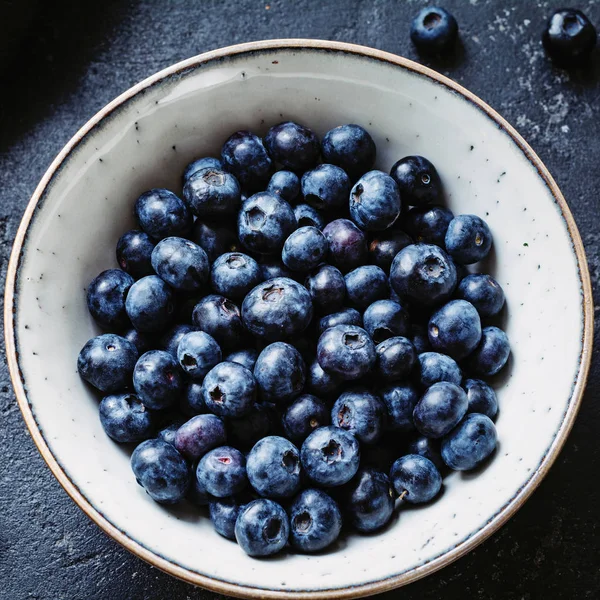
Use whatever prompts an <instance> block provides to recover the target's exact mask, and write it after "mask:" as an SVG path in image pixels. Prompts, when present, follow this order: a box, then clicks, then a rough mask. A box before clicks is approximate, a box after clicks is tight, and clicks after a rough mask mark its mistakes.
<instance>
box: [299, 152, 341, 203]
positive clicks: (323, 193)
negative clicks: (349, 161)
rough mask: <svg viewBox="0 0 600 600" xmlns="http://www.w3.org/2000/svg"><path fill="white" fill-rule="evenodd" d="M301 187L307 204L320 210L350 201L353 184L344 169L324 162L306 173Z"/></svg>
mask: <svg viewBox="0 0 600 600" xmlns="http://www.w3.org/2000/svg"><path fill="white" fill-rule="evenodd" d="M301 187H302V197H303V198H304V202H306V204H308V205H310V206H312V207H313V208H316V209H319V210H325V211H331V210H335V209H339V208H341V207H342V206H344V204H345V203H346V202H348V195H349V194H350V188H351V184H350V178H349V177H348V175H347V174H346V171H344V169H340V167H336V166H335V165H328V164H324V165H319V166H318V167H316V168H314V169H313V170H312V171H307V172H306V173H304V175H303V176H302V180H301Z"/></svg>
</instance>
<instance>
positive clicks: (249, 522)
mask: <svg viewBox="0 0 600 600" xmlns="http://www.w3.org/2000/svg"><path fill="white" fill-rule="evenodd" d="M289 535H290V523H289V520H288V516H287V514H286V512H285V510H283V508H282V507H281V506H280V505H279V504H277V502H273V500H267V499H266V498H260V499H258V500H253V501H252V502H250V503H249V504H247V505H246V506H244V507H243V508H242V509H241V510H240V513H239V515H238V518H237V521H236V522H235V539H236V541H237V543H238V544H239V545H240V547H241V549H242V550H243V551H244V552H245V553H246V554H248V555H250V556H270V555H272V554H276V553H277V552H279V551H280V550H282V549H283V547H284V546H285V545H286V544H287V541H288V537H289Z"/></svg>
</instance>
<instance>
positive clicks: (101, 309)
mask: <svg viewBox="0 0 600 600" xmlns="http://www.w3.org/2000/svg"><path fill="white" fill-rule="evenodd" d="M134 283H135V281H134V279H133V277H132V276H131V275H128V274H127V273H125V272H124V271H121V270H120V269H108V270H107V271H102V273H100V275H98V277H96V278H95V279H94V280H92V282H91V283H90V285H88V288H87V306H88V310H89V311H90V314H91V315H92V317H94V320H95V321H96V322H97V323H98V324H99V325H101V326H102V327H105V328H106V329H120V328H122V327H126V326H127V324H128V323H129V319H128V318H127V312H126V311H125V298H127V293H128V292H129V289H130V288H131V286H132V285H133V284H134Z"/></svg>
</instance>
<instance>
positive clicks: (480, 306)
mask: <svg viewBox="0 0 600 600" xmlns="http://www.w3.org/2000/svg"><path fill="white" fill-rule="evenodd" d="M456 296H457V297H458V298H461V299H462V300H467V301H468V302H470V303H471V304H472V305H473V306H474V307H475V308H476V309H477V312H478V313H479V314H480V315H481V316H482V317H493V316H494V315H497V314H498V313H499V312H500V311H501V310H502V307H503V306H504V291H503V290H502V288H501V287H500V284H499V283H498V282H497V281H496V280H495V279H494V278H493V277H492V276H491V275H486V274H483V273H476V274H473V275H467V276H466V277H464V278H463V279H462V280H461V282H460V283H459V284H458V287H457V288H456Z"/></svg>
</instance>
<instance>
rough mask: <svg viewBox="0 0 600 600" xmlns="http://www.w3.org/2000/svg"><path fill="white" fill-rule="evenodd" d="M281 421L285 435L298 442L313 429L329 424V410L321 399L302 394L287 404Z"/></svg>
mask: <svg viewBox="0 0 600 600" xmlns="http://www.w3.org/2000/svg"><path fill="white" fill-rule="evenodd" d="M282 421H283V429H284V431H285V435H286V436H287V437H288V438H289V439H290V440H291V441H292V442H295V443H297V444H299V443H302V442H303V441H304V440H305V439H306V438H307V436H308V435H309V434H310V433H312V431H313V430H314V429H317V428H318V427H323V426H324V425H329V422H330V419H329V410H328V408H327V405H326V404H325V402H324V401H323V400H320V399H319V398H317V397H316V396H312V395H311V394H303V395H302V396H299V397H298V398H296V400H294V402H293V403H292V404H290V406H288V408H287V409H286V411H285V413H284V414H283V417H282Z"/></svg>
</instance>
